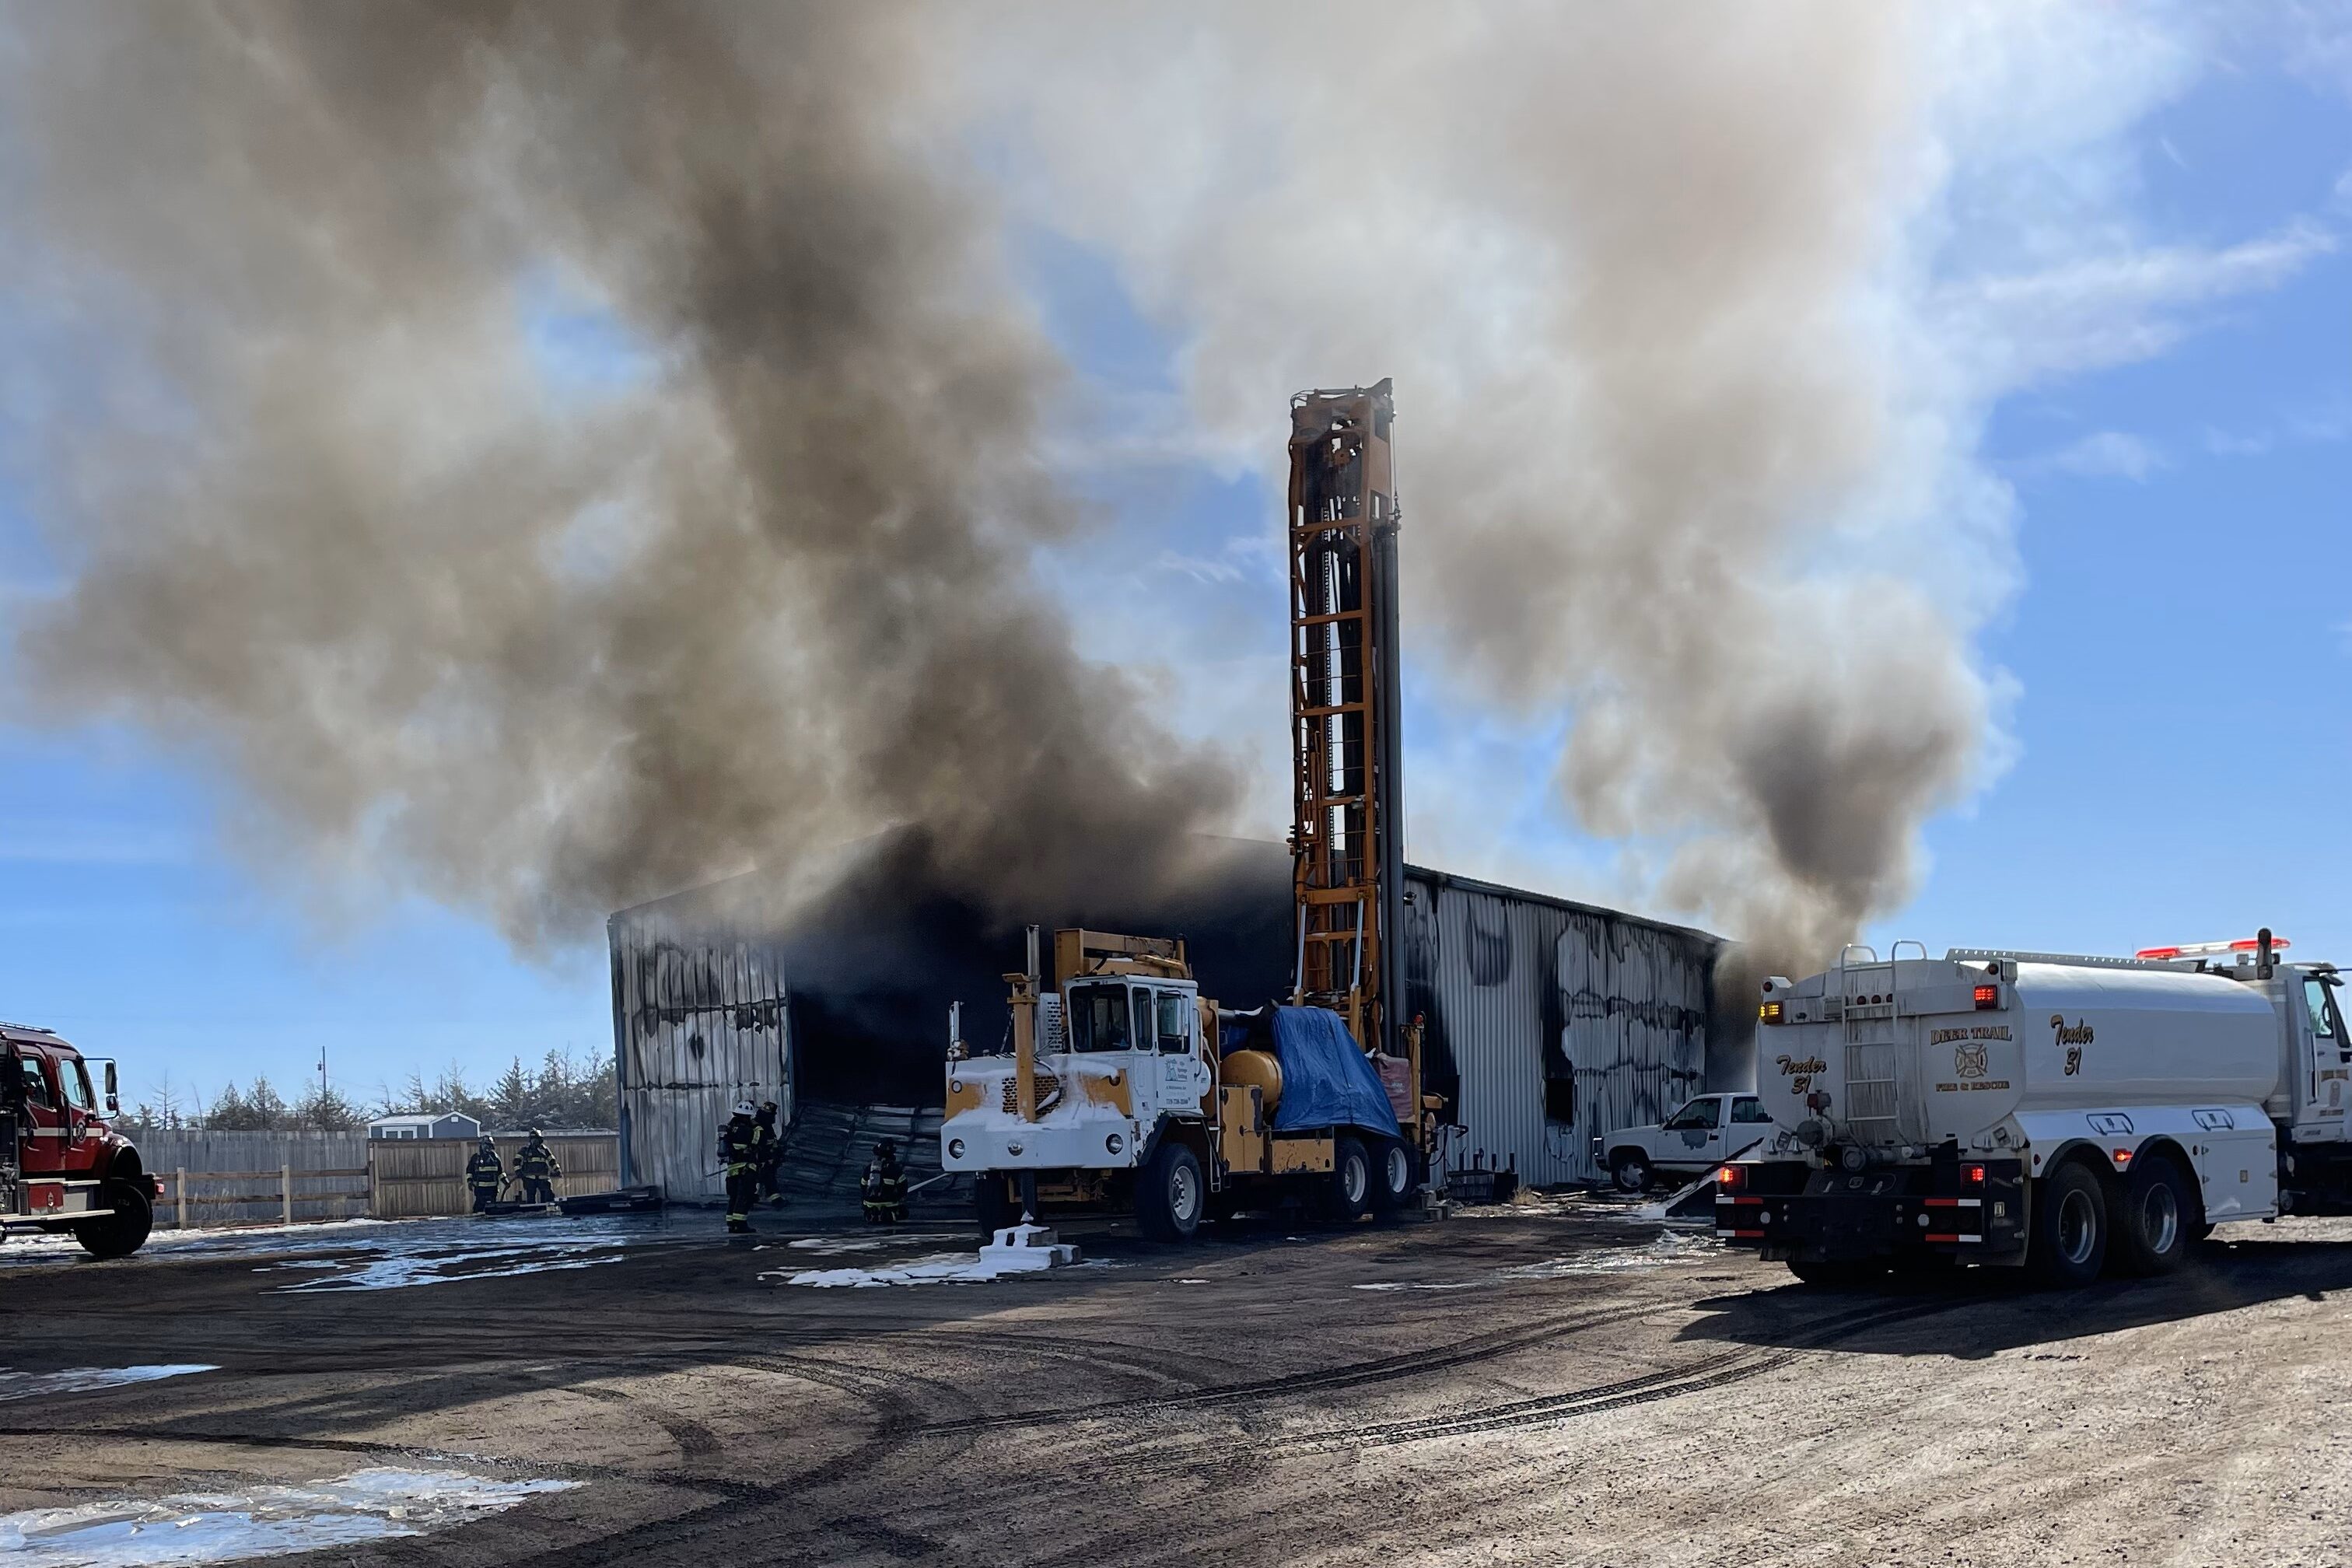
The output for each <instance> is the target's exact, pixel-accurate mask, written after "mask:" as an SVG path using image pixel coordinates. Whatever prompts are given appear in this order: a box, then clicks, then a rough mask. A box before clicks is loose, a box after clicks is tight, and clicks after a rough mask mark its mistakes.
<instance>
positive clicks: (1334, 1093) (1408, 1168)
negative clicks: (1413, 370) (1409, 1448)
mask: <svg viewBox="0 0 2352 1568" xmlns="http://www.w3.org/2000/svg"><path fill="white" fill-rule="evenodd" d="M1393 418H1394V415H1393V409H1392V406H1391V394H1390V385H1389V383H1387V382H1385V381H1383V382H1381V383H1380V384H1378V385H1376V386H1371V387H1350V388H1347V389H1345V390H1342V391H1328V392H1306V393H1301V394H1299V395H1297V396H1296V397H1294V398H1293V399H1292V400H1291V434H1290V485H1289V504H1288V507H1287V510H1286V525H1285V531H1286V536H1287V543H1288V557H1289V562H1290V612H1291V636H1290V713H1291V749H1292V761H1293V764H1294V765H1293V770H1292V773H1293V786H1294V790H1293V800H1294V806H1295V815H1294V818H1293V823H1292V826H1291V835H1290V848H1291V857H1292V892H1293V903H1294V907H1295V908H1294V912H1295V916H1296V920H1295V929H1296V934H1297V946H1296V950H1295V952H1294V955H1293V956H1294V960H1295V968H1294V971H1293V974H1294V984H1293V986H1292V992H1291V995H1290V997H1289V999H1288V1001H1287V1003H1280V1002H1276V1003H1268V1004H1266V1005H1264V1006H1260V1007H1255V1008H1251V1009H1248V1010H1246V1011H1243V1010H1236V1009H1233V1008H1222V1007H1220V1005H1218V1003H1217V1002H1215V1001H1213V1000H1212V999H1210V998H1208V997H1204V996H1202V994H1201V992H1200V986H1199V984H1198V982H1197V981H1196V980H1195V978H1194V976H1193V973H1192V966H1191V963H1189V961H1188V959H1187V956H1186V952H1185V945H1184V943H1183V942H1182V941H1181V939H1177V938H1170V937H1138V936H1121V935H1114V934H1110V933H1107V932H1099V931H1087V930H1083V929H1076V930H1066V931H1058V932H1056V933H1055V938H1054V969H1055V973H1054V976H1053V982H1052V984H1051V985H1050V986H1049V985H1048V984H1046V981H1045V976H1044V975H1043V974H1042V973H1041V971H1040V964H1039V952H1038V941H1037V932H1036V928H1034V927H1032V928H1031V930H1030V937H1029V952H1028V963H1027V967H1026V968H1025V970H1024V972H1022V973H1016V974H1008V975H1006V976H1005V979H1006V981H1007V982H1008V984H1009V985H1010V987H1011V997H1010V1003H1011V1012H1012V1018H1011V1022H1010V1026H1009V1028H1008V1030H1007V1036H1008V1044H1009V1046H1010V1050H1009V1051H1008V1052H1006V1053H1004V1054H1000V1055H995V1056H974V1055H972V1054H971V1051H970V1050H969V1048H968V1047H966V1045H965V1043H964V1042H963V1040H962V1039H961V1028H960V1027H959V1026H957V1025H955V1024H953V1023H951V1024H950V1045H949V1061H948V1067H947V1101H946V1106H947V1115H946V1119H945V1121H943V1123H942V1124H941V1126H940V1163H941V1164H942V1165H943V1166H944V1167H945V1168H946V1169H947V1170H950V1171H962V1172H968V1173H971V1176H972V1178H973V1184H974V1189H975V1191H976V1193H977V1194H978V1196H977V1207H978V1217H979V1219H980V1222H981V1225H982V1227H983V1228H986V1229H989V1230H996V1229H999V1228H1002V1227H1003V1226H1008V1225H1010V1224H1012V1223H1013V1220H1015V1219H1016V1218H1018V1217H1020V1216H1021V1215H1024V1214H1026V1215H1032V1216H1034V1215H1040V1214H1042V1213H1043V1212H1044V1211H1045V1207H1046V1206H1047V1205H1053V1206H1085V1207H1096V1208H1111V1209H1122V1208H1131V1209H1132V1210H1133V1212H1134V1214H1135V1215H1136V1217H1137V1220H1138V1222H1139V1226H1140V1227H1141V1228H1142V1229H1143V1231H1144V1232H1145V1233H1146V1234H1147V1235H1150V1236H1152V1237H1159V1238H1161V1239H1171V1240H1172V1239H1181V1238H1184V1237H1190V1236H1191V1235H1192V1233H1193V1231H1194V1229H1195V1228H1196V1227H1197V1226H1199V1225H1200V1224H1201V1222H1202V1219H1203V1218H1206V1217H1212V1216H1214V1215H1219V1214H1222V1213H1230V1212H1234V1211H1236V1210H1240V1209H1264V1208H1268V1207H1275V1206H1307V1207H1310V1208H1312V1209H1315V1210H1317V1211H1319V1213H1321V1214H1322V1215H1325V1216H1328V1217H1332V1218H1338V1219H1341V1220H1349V1219H1356V1218H1360V1217H1362V1216H1363V1215H1366V1214H1368V1213H1373V1212H1377V1211H1381V1210H1392V1209H1395V1208H1398V1207H1401V1206H1402V1205H1406V1204H1408V1203H1411V1202H1412V1201H1414V1199H1415V1198H1416V1195H1417V1194H1419V1193H1420V1192H1421V1191H1422V1190H1423V1188H1424V1187H1425V1186H1426V1185H1427V1184H1428V1183H1429V1181H1430V1179H1431V1175H1432V1173H1433V1170H1437V1169H1440V1168H1441V1166H1442V1162H1441V1161H1440V1160H1439V1158H1438V1157H1437V1144H1438V1140H1439V1138H1440V1137H1441V1135H1442V1131H1443V1127H1444V1117H1443V1116H1442V1115H1441V1112H1442V1111H1443V1110H1444V1105H1443V1103H1442V1101H1440V1100H1437V1099H1435V1098H1434V1097H1432V1096H1429V1095H1426V1094H1424V1093H1423V1084H1422V1059H1421V1031H1420V1028H1419V1026H1417V1025H1415V1024H1409V1023H1407V1022H1406V1021H1405V1020H1404V1019H1403V1017H1402V1013H1403V999H1404V974H1403V953H1402V943H1401V942H1398V941H1397V940H1396V933H1397V932H1398V931H1399V928H1400V926H1401V924H1402V919H1401V909H1400V905H1401V901H1402V894H1403V889H1404V846H1403V839H1402V827H1403V821H1404V816H1403V798H1402V793H1403V791H1402V768H1401V765H1400V758H1401V747H1400V745H1399V739H1400V731H1399V724H1398V719H1399V712H1400V709H1401V707H1402V704H1401V701H1400V699H1399V685H1400V680H1399V670H1398V646H1397V596H1396V590H1397V528H1398V512H1397V508H1396V496H1395V489H1394V479H1393V473H1394V470H1393V465H1392V461H1391V446H1390V439H1391V425H1392V423H1393ZM959 1016H960V1010H959Z"/></svg>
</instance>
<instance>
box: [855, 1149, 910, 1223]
mask: <svg viewBox="0 0 2352 1568" xmlns="http://www.w3.org/2000/svg"><path fill="white" fill-rule="evenodd" d="M864 1192H865V1197H866V1224H868V1225H901V1224H904V1223H905V1222H906V1218H907V1167H905V1166H904V1165H901V1164H900V1163H898V1143H897V1142H895V1141H893V1140H891V1139H888V1138H885V1139H884V1140H882V1142H879V1143H877V1144H876V1145H874V1163H872V1164H870V1165H868V1166H866V1183H865V1187H864Z"/></svg>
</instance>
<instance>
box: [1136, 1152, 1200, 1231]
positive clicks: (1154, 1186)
mask: <svg viewBox="0 0 2352 1568" xmlns="http://www.w3.org/2000/svg"><path fill="white" fill-rule="evenodd" d="M1208 1200H1209V1184H1208V1180H1207V1178H1205V1177H1204V1176H1202V1173H1201V1157H1200V1156H1199V1155H1197V1154H1195V1153H1193V1152H1192V1150H1190V1149H1187V1148H1186V1147H1184V1145H1183V1144H1181V1143H1179V1142H1174V1141H1173V1140H1169V1141H1165V1142H1161V1144H1160V1151H1159V1152H1158V1153H1155V1154H1154V1155H1152V1156H1151V1163H1150V1164H1148V1165H1146V1166H1144V1168H1143V1169H1142V1171H1141V1172H1140V1173H1138V1175H1137V1177H1136V1183H1135V1224H1136V1228H1137V1229H1139V1230H1140V1231H1142V1232H1143V1234H1144V1235H1145V1236H1148V1237H1150V1238H1151V1239H1152V1240H1154V1241H1190V1240H1192V1233H1193V1232H1194V1231H1196V1230H1198V1229H1200V1228H1201V1215H1202V1213H1203V1212H1204V1211H1205V1210H1206V1209H1207V1207H1208Z"/></svg>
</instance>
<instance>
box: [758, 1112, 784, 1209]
mask: <svg viewBox="0 0 2352 1568" xmlns="http://www.w3.org/2000/svg"><path fill="white" fill-rule="evenodd" d="M751 1120H752V1121H755V1122H757V1123H758V1124H759V1127H760V1131H761V1133H762V1134H763V1135H764V1136H765V1137H766V1139H767V1144H768V1147H767V1152H765V1153H764V1154H762V1155H761V1157H760V1196H761V1197H763V1198H766V1199H768V1200H769V1201H770V1202H772V1203H773V1204H774V1205H776V1206H777V1207H778V1208H782V1207H783V1206H784V1190H783V1188H782V1186H780V1185H779V1184H777V1179H776V1172H777V1168H778V1167H779V1166H781V1165H782V1164H783V1163H784V1142H783V1140H782V1138H779V1137H778V1136H777V1135H776V1102H775V1101H774V1100H761V1101H760V1114H758V1115H757V1116H754V1117H753V1118H751Z"/></svg>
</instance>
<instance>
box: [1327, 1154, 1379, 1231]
mask: <svg viewBox="0 0 2352 1568" xmlns="http://www.w3.org/2000/svg"><path fill="white" fill-rule="evenodd" d="M1376 1180H1377V1178H1376V1177H1374V1175H1373V1174H1372V1157H1371V1155H1370V1154H1369V1153H1367V1152H1365V1150H1364V1144H1363V1141H1362V1140H1361V1139H1358V1138H1341V1139H1339V1140H1338V1141H1337V1142H1334V1143H1333V1145H1332V1147H1331V1191H1330V1196H1329V1200H1328V1201H1329V1203H1330V1205H1331V1217H1332V1218H1333V1219H1334V1220H1336V1221H1338V1222H1339V1224H1341V1225H1353V1224H1355V1223H1356V1222H1357V1221H1358V1220H1360V1219H1361V1218H1363V1217H1364V1216H1365V1215H1368V1214H1370V1213H1371V1212H1372V1188H1373V1185H1374V1184H1375V1182H1376Z"/></svg>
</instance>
